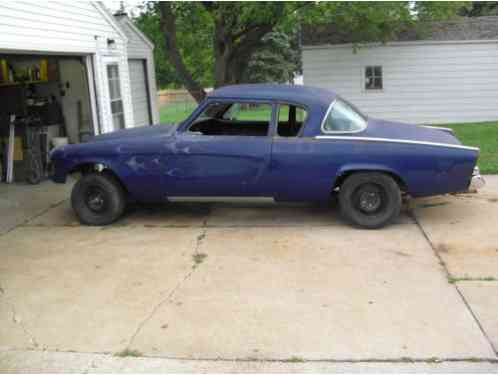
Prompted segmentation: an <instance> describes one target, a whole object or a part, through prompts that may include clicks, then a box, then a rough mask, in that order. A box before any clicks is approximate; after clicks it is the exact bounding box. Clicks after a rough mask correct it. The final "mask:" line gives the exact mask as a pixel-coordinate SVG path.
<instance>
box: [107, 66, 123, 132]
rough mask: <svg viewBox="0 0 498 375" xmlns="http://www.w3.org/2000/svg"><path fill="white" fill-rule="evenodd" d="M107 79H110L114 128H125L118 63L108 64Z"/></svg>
mask: <svg viewBox="0 0 498 375" xmlns="http://www.w3.org/2000/svg"><path fill="white" fill-rule="evenodd" d="M107 79H108V80H109V97H110V102H111V114H112V124H113V127H114V129H124V127H125V120H124V109H123V99H122V97H121V85H120V81H119V67H118V64H109V65H107Z"/></svg>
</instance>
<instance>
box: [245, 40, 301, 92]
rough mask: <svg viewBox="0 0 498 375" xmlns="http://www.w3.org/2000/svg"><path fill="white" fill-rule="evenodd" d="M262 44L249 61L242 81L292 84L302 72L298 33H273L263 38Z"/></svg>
mask: <svg viewBox="0 0 498 375" xmlns="http://www.w3.org/2000/svg"><path fill="white" fill-rule="evenodd" d="M262 42H263V44H262V46H261V47H260V48H259V49H258V50H257V51H256V52H255V53H254V54H253V56H252V58H251V59H250V60H249V63H248V65H247V68H246V69H245V71H244V73H243V74H242V81H243V82H247V83H264V82H276V83H286V82H292V81H293V79H294V77H295V74H296V73H300V72H301V70H302V68H301V48H300V45H299V35H298V33H297V32H293V33H285V32H282V31H272V32H270V33H268V34H266V35H265V36H264V37H263V39H262Z"/></svg>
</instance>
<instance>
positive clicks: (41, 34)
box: [0, 1, 133, 132]
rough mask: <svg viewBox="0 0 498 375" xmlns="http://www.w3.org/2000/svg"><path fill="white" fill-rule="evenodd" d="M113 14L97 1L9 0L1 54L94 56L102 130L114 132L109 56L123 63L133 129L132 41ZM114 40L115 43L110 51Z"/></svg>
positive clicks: (0, 22)
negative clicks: (128, 46)
mask: <svg viewBox="0 0 498 375" xmlns="http://www.w3.org/2000/svg"><path fill="white" fill-rule="evenodd" d="M113 22H114V21H113V19H112V16H111V15H109V14H107V13H106V11H105V10H104V9H103V8H102V6H101V5H99V4H97V3H94V2H72V1H71V2H69V1H43V2H38V3H35V2H23V1H15V2H14V1H3V2H1V3H0V52H2V53H26V54H30V53H40V54H54V55H64V54H73V55H79V56H85V55H89V56H91V58H92V60H93V63H94V70H95V78H96V79H95V85H96V88H95V89H96V92H97V99H98V110H99V115H100V116H99V118H100V123H101V130H102V131H103V132H106V131H111V130H113V128H112V116H110V104H109V89H108V84H107V79H106V74H107V73H106V71H105V66H104V65H103V64H104V63H105V61H106V59H108V58H114V59H116V60H117V62H118V63H119V70H120V74H121V75H120V77H121V90H122V94H123V105H124V108H125V122H126V126H127V127H128V126H133V111H132V109H131V95H130V84H129V73H128V57H127V51H126V37H125V35H124V34H123V33H121V31H120V29H119V27H118V25H116V24H113ZM108 39H113V40H114V41H115V43H114V46H113V48H109V46H108V44H107V40H108Z"/></svg>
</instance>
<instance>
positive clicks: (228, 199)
mask: <svg viewBox="0 0 498 375" xmlns="http://www.w3.org/2000/svg"><path fill="white" fill-rule="evenodd" d="M166 199H167V200H168V202H227V203H275V199H274V198H273V197H249V196H248V197H218V196H212V197H193V196H171V197H166Z"/></svg>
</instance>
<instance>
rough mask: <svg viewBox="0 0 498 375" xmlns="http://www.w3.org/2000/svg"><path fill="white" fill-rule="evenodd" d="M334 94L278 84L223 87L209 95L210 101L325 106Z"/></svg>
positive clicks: (316, 88)
mask: <svg viewBox="0 0 498 375" xmlns="http://www.w3.org/2000/svg"><path fill="white" fill-rule="evenodd" d="M336 96H337V95H336V93H335V92H333V91H330V90H325V89H321V88H318V87H311V86H303V85H279V84H246V85H232V86H224V87H221V88H218V89H216V90H213V91H211V92H210V93H209V98H211V99H216V98H220V99H226V98H233V99H235V98H237V99H254V100H277V101H284V102H285V101H290V102H297V103H301V104H303V105H307V106H317V105H319V106H325V107H328V106H329V105H330V103H331V102H332V101H333V100H334V99H335V98H336Z"/></svg>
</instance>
